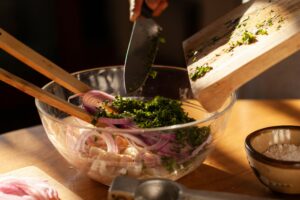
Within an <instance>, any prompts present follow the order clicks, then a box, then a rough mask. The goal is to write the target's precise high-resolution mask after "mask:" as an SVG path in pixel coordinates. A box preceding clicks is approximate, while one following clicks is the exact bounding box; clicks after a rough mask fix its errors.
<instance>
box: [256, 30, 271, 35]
mask: <svg viewBox="0 0 300 200" xmlns="http://www.w3.org/2000/svg"><path fill="white" fill-rule="evenodd" d="M255 34H256V35H268V31H267V30H266V29H258V30H257V31H256V33H255Z"/></svg>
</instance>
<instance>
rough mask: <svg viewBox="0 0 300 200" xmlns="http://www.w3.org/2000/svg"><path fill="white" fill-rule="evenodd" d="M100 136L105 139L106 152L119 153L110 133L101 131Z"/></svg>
mask: <svg viewBox="0 0 300 200" xmlns="http://www.w3.org/2000/svg"><path fill="white" fill-rule="evenodd" d="M100 137H101V138H102V139H103V140H104V141H105V143H106V146H107V152H111V153H119V148H118V146H117V145H116V143H115V140H114V138H113V137H112V135H111V134H109V133H106V132H102V133H101V134H100Z"/></svg>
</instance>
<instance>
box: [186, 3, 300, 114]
mask: <svg viewBox="0 0 300 200" xmlns="http://www.w3.org/2000/svg"><path fill="white" fill-rule="evenodd" d="M183 48H184V53H185V58H186V62H187V69H188V73H189V75H190V76H192V75H193V74H194V73H195V71H196V68H197V67H198V69H201V68H202V69H204V68H207V69H208V67H212V70H210V71H208V72H206V73H205V72H203V73H202V74H201V73H199V74H200V75H202V77H199V78H198V79H197V78H196V79H195V80H192V79H191V80H190V82H191V87H192V90H193V93H194V95H195V97H196V99H198V100H199V101H200V103H201V104H202V106H203V107H204V108H205V109H206V110H208V111H210V112H213V111H216V110H217V109H219V108H220V107H221V106H222V105H223V103H224V102H225V100H226V99H227V98H228V96H229V95H230V94H231V93H232V92H234V91H235V90H237V89H238V88H239V87H240V86H242V85H243V84H245V83H246V82H248V81H249V80H251V79H253V78H254V77H256V76H258V75H259V74H261V73H262V72H264V71H266V70H267V69H269V68H270V67H271V66H273V65H274V64H276V63H278V62H279V61H281V60H283V59H284V58H286V57H288V56H290V55H291V54H293V53H294V52H296V51H298V50H299V49H300V0H282V1H280V0H273V1H270V0H256V1H250V2H249V3H247V4H243V5H241V6H239V7H238V8H236V9H234V10H233V11H232V12H230V13H228V14H227V15H225V16H224V17H222V18H220V19H218V20H216V21H215V22H214V23H212V24H211V25H209V26H208V27H206V28H204V29H202V30H201V31H199V32H198V33H196V34H194V35H193V36H192V37H190V38H188V39H187V40H185V41H184V43H183ZM200 75H199V76H200ZM270 87H272V86H270Z"/></svg>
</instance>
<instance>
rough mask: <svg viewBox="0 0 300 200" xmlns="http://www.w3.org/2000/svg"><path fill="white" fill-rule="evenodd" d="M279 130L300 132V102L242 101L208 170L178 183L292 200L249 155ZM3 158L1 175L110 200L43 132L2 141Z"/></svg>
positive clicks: (87, 199) (206, 164)
mask: <svg viewBox="0 0 300 200" xmlns="http://www.w3.org/2000/svg"><path fill="white" fill-rule="evenodd" d="M16 123H17V122H16ZM275 125H299V126H300V100H238V101H237V103H236V104H235V105H234V107H233V110H232V113H231V116H230V119H229V124H228V126H227V128H226V132H225V133H224V137H223V138H221V139H220V140H219V141H218V143H217V146H216V148H215V150H214V151H213V152H212V154H211V155H210V156H209V157H208V158H207V159H206V161H205V162H204V164H202V165H201V166H200V167H199V168H198V169H196V170H195V171H194V172H192V173H190V174H189V175H187V176H185V177H183V178H181V179H180V180H178V182H179V183H181V184H183V185H185V186H186V187H189V188H193V189H203V190H211V191H225V192H232V193H240V194H248V195H251V196H262V197H277V198H278V197H279V198H284V199H287V197H285V196H283V197H282V196H278V194H277V195H276V194H273V193H271V192H270V191H269V190H268V189H267V188H266V187H264V186H263V185H262V184H261V183H260V182H259V181H258V180H257V179H256V177H255V176H254V174H253V172H252V171H251V169H250V167H249V165H248V161H247V158H246V152H245V150H244V140H245V137H246V136H247V135H248V134H249V133H250V132H252V131H254V130H257V129H260V128H263V127H267V126H275ZM2 126H3V124H2ZM0 152H1V153H0V160H1V164H0V173H4V172H8V171H11V170H14V169H18V168H21V167H26V166H30V165H34V166H36V167H38V168H40V169H41V170H43V171H44V172H46V173H47V174H49V175H50V176H52V177H53V178H54V179H56V180H57V181H58V182H60V183H62V184H63V185H64V186H66V187H67V188H69V189H70V190H72V191H73V192H75V193H76V194H77V195H79V196H81V197H82V198H83V199H85V200H96V199H97V200H100V199H106V196H107V189H108V187H107V186H104V185H102V184H100V183H97V182H95V181H92V180H90V179H89V178H88V177H86V176H85V175H84V174H82V173H80V172H78V171H77V170H76V169H74V168H73V167H71V166H70V165H69V164H68V163H67V162H66V161H65V160H64V158H63V157H62V156H61V155H60V154H59V153H58V152H57V151H56V150H55V148H54V147H53V146H52V144H51V143H50V141H49V140H48V138H47V136H46V133H45V132H44V130H43V128H42V126H35V127H30V128H25V129H21V130H16V131H12V132H8V133H5V134H3V135H1V136H0ZM289 198H291V197H289ZM295 198H296V197H293V199H295ZM298 198H299V197H298Z"/></svg>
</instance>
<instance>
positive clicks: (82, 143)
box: [74, 131, 96, 153]
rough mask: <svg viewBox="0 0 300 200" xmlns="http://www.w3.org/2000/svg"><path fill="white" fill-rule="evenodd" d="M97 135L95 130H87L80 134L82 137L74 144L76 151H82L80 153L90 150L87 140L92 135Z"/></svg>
mask: <svg viewBox="0 0 300 200" xmlns="http://www.w3.org/2000/svg"><path fill="white" fill-rule="evenodd" d="M93 136H95V137H96V134H95V132H93V131H87V132H84V133H82V134H81V135H80V137H79V138H78V140H77V142H76V144H75V145H74V150H75V152H80V153H87V152H88V150H87V149H86V146H87V144H86V142H87V140H88V139H89V138H90V137H93Z"/></svg>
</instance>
